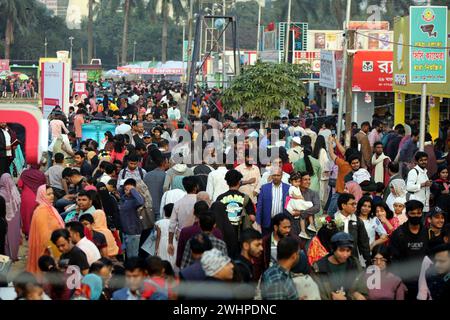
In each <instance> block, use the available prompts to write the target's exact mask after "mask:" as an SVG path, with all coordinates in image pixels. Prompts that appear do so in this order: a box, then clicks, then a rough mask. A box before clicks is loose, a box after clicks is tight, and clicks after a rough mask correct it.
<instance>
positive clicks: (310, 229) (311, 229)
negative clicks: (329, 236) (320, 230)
mask: <svg viewBox="0 0 450 320" xmlns="http://www.w3.org/2000/svg"><path fill="white" fill-rule="evenodd" d="M307 229H308V230H309V231H311V232H314V233H317V229H316V227H314V226H313V225H312V224H310V225H309V226H308V228H307Z"/></svg>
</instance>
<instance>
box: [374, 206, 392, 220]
mask: <svg viewBox="0 0 450 320" xmlns="http://www.w3.org/2000/svg"><path fill="white" fill-rule="evenodd" d="M378 207H381V208H383V209H384V211H386V219H388V220H391V219H392V218H393V217H394V213H393V212H392V210H391V209H390V208H389V207H388V205H387V204H386V202H378V203H377V204H375V205H373V206H372V211H373V214H374V215H376V212H377V208H378Z"/></svg>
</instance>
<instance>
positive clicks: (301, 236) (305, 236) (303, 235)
mask: <svg viewBox="0 0 450 320" xmlns="http://www.w3.org/2000/svg"><path fill="white" fill-rule="evenodd" d="M299 237H300V238H303V239H308V240H309V239H311V237H310V236H308V235H307V234H306V232H303V231H302V232H300V234H299Z"/></svg>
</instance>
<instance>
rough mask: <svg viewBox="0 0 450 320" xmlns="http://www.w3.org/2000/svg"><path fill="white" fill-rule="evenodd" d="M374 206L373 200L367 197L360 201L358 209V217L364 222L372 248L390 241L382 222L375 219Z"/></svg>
mask: <svg viewBox="0 0 450 320" xmlns="http://www.w3.org/2000/svg"><path fill="white" fill-rule="evenodd" d="M372 206H373V203H372V199H371V198H370V197H368V196H365V197H362V198H361V199H360V200H359V201H358V206H357V209H356V215H357V216H358V217H359V218H360V219H361V220H362V221H363V222H364V226H365V227H366V231H367V235H368V236H369V245H370V248H373V247H375V246H377V245H380V244H383V243H385V242H386V241H387V240H388V236H387V232H386V230H385V229H384V227H383V225H382V223H381V221H380V220H379V219H378V218H377V217H375V214H374V212H373V211H372Z"/></svg>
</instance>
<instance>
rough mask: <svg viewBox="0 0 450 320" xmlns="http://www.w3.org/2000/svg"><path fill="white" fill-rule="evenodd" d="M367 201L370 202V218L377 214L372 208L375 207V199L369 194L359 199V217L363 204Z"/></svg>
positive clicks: (357, 211) (357, 214) (357, 210)
mask: <svg viewBox="0 0 450 320" xmlns="http://www.w3.org/2000/svg"><path fill="white" fill-rule="evenodd" d="M366 202H370V206H371V207H370V209H371V210H370V212H369V219H370V218H373V217H374V216H375V213H374V211H373V210H372V208H373V201H372V198H371V197H369V196H364V197H362V198H361V199H360V200H359V201H358V205H357V207H356V216H357V217H359V216H360V215H361V208H362V206H363V205H364V203H366Z"/></svg>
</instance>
